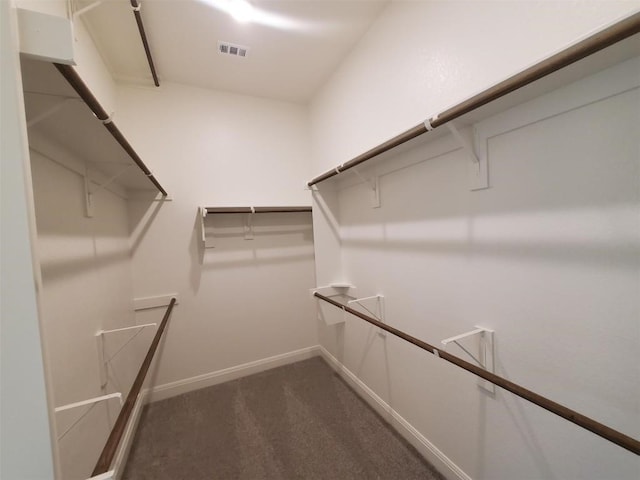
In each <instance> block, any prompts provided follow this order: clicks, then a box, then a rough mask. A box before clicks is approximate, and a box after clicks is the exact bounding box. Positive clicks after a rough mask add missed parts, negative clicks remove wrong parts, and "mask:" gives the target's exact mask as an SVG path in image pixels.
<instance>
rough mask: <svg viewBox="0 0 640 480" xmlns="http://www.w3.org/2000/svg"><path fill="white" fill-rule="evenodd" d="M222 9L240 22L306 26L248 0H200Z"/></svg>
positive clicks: (287, 28)
mask: <svg viewBox="0 0 640 480" xmlns="http://www.w3.org/2000/svg"><path fill="white" fill-rule="evenodd" d="M200 1H201V2H202V3H206V4H207V5H210V6H212V7H213V8H215V9H217V10H221V11H223V12H225V13H226V14H228V15H230V16H231V17H233V18H234V19H235V20H236V21H237V22H240V23H249V22H251V23H257V24H260V25H264V26H267V27H273V28H278V29H282V30H300V29H303V28H304V26H303V25H301V24H300V22H297V21H295V20H293V19H290V18H287V17H284V16H281V15H277V14H274V13H270V12H267V11H265V10H261V9H259V8H256V7H254V6H253V5H252V4H251V3H249V2H248V1H247V0H200Z"/></svg>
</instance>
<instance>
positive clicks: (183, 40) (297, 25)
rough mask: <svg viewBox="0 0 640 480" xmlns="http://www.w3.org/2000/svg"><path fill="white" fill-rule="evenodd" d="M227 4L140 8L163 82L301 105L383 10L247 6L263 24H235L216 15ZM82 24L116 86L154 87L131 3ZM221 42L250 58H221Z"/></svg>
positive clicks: (310, 3)
mask: <svg viewBox="0 0 640 480" xmlns="http://www.w3.org/2000/svg"><path fill="white" fill-rule="evenodd" d="M229 1H231V0H144V1H143V2H141V5H142V7H141V15H142V18H143V20H144V26H145V30H146V34H147V37H148V39H149V43H150V46H151V53H152V55H153V60H154V62H155V66H156V69H157V71H158V75H159V77H160V82H161V83H162V81H169V82H176V83H182V84H187V85H193V86H197V87H204V88H211V89H215V90H223V91H229V92H234V93H239V94H245V95H253V96H259V97H267V98H272V99H278V100H286V101H294V102H303V103H304V102H307V101H308V100H309V99H310V98H311V97H312V96H313V94H314V93H315V92H316V91H317V90H318V89H319V88H320V87H321V86H322V85H323V84H324V83H325V82H326V80H327V79H328V78H329V77H330V75H331V74H332V72H333V71H335V69H336V68H337V66H338V65H339V64H340V62H341V61H342V60H343V59H344V58H345V57H346V56H347V55H348V53H349V52H350V51H351V49H352V48H353V47H354V45H355V44H356V43H357V41H358V40H359V39H360V38H361V37H362V36H363V35H364V33H365V32H366V31H367V29H368V28H369V27H370V26H371V25H372V24H373V22H375V20H376V18H377V17H378V15H379V14H380V13H381V11H382V10H383V9H384V7H385V6H386V5H387V4H388V3H389V0H250V1H249V4H250V5H251V8H253V9H254V10H255V12H257V13H258V14H260V15H263V17H259V16H258V15H252V16H255V17H258V18H255V20H256V21H244V22H241V21H238V20H236V19H235V18H234V17H233V16H232V15H230V14H229V13H228V12H225V11H224V10H223V9H222V8H220V4H222V3H225V2H227V3H228V2H229ZM88 3H91V2H87V4H88ZM84 4H85V3H83V2H82V3H81V2H78V5H79V6H80V7H81V6H82V5H84ZM255 12H254V13H255ZM82 18H83V20H84V21H85V23H86V25H87V28H88V29H89V31H90V33H91V35H92V37H93V39H94V42H95V43H96V45H97V46H98V49H99V50H100V53H101V55H102V56H103V58H104V60H105V62H106V64H107V67H108V68H109V69H110V71H111V73H112V75H113V76H114V78H115V79H116V81H119V82H127V83H142V84H145V85H150V86H151V85H153V83H152V80H151V74H150V72H149V67H148V64H147V60H146V58H145V54H144V50H143V48H142V44H141V41H140V35H139V33H138V29H137V27H136V23H135V19H134V16H133V14H132V12H131V4H130V2H129V0H113V1H106V2H104V3H103V4H101V5H99V6H98V7H96V8H94V9H92V10H90V11H88V12H87V13H85V14H83V16H82ZM219 42H224V43H231V44H237V45H242V46H246V47H248V48H249V49H250V51H251V55H249V56H247V57H246V58H239V57H238V56H233V55H220V54H218V44H219Z"/></svg>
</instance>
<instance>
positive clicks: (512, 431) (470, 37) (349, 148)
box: [311, 2, 640, 479]
mask: <svg viewBox="0 0 640 480" xmlns="http://www.w3.org/2000/svg"><path fill="white" fill-rule="evenodd" d="M635 5H637V3H634V4H631V3H627V4H620V3H618V4H616V3H610V2H607V3H606V4H605V3H586V2H578V3H576V2H573V3H568V2H548V3H547V2H541V3H535V4H534V3H526V4H525V3H520V2H518V3H504V2H500V3H499V4H498V3H488V2H476V3H458V2H434V3H429V4H425V3H398V4H396V3H394V4H392V5H391V6H390V7H389V8H388V9H387V11H386V12H385V13H384V14H383V15H382V16H381V18H380V19H379V21H378V23H377V25H375V26H374V27H373V28H372V29H371V30H370V31H369V34H368V35H367V37H365V39H364V40H363V41H362V42H361V43H360V44H359V45H358V47H356V49H355V50H354V52H353V54H352V55H351V57H350V58H348V59H347V61H346V62H344V63H343V65H342V66H341V68H340V69H339V70H338V71H337V72H336V74H335V75H334V77H333V78H332V80H331V81H330V82H329V84H328V85H327V86H325V88H324V89H323V91H322V92H321V93H320V94H319V95H318V96H317V97H316V99H315V100H314V102H313V105H312V110H311V118H312V138H313V143H312V145H313V153H314V166H313V169H314V173H320V172H322V171H324V170H327V169H329V168H331V167H333V166H335V165H337V164H339V163H341V162H344V161H345V160H348V159H349V158H351V157H353V156H355V155H357V154H358V153H361V152H362V151H364V150H366V149H368V148H370V147H372V146H374V145H375V144H377V143H379V142H380V141H382V140H384V139H386V138H388V137H391V136H393V135H395V134H396V133H398V132H399V131H401V130H404V129H406V128H408V127H410V126H412V125H414V124H417V123H419V122H421V121H422V120H424V119H425V118H427V117H428V116H429V115H430V114H434V113H437V112H438V111H440V110H442V109H444V108H445V107H446V106H447V105H450V104H453V103H456V102H457V101H459V100H462V99H464V98H466V97H468V96H469V95H470V94H472V93H473V92H475V91H479V90H482V89H483V88H484V87H486V86H488V85H489V84H490V83H493V82H495V81H498V80H501V79H502V78H504V77H506V76H507V75H509V74H511V73H515V72H516V71H517V70H519V69H520V68H521V67H524V66H526V65H528V64H531V63H532V62H533V60H535V59H536V58H538V57H540V56H542V55H544V54H546V53H550V52H552V51H555V50H557V49H558V48H559V47H560V46H562V44H565V43H568V42H570V41H572V40H574V39H575V38H576V37H578V36H580V35H581V34H583V33H585V32H586V31H588V30H590V29H591V28H593V27H595V26H597V25H599V24H600V23H603V22H607V21H609V20H611V19H613V18H615V17H616V16H618V15H619V14H621V13H624V12H625V11H629V10H630V9H631V8H633V7H634V6H635ZM514 18H520V19H522V20H521V21H514ZM525 18H526V21H524V19H525ZM454 19H455V20H456V24H459V22H460V21H462V22H463V24H464V25H465V26H466V29H462V30H461V31H459V30H456V31H453V30H452V29H451V25H452V22H453V20H454ZM478 19H484V21H481V20H478ZM507 19H508V20H509V21H507ZM569 19H571V21H569ZM556 22H557V23H556ZM550 25H551V27H550ZM553 25H562V26H563V29H560V28H555V27H553ZM511 29H515V30H517V32H518V34H517V35H515V34H514V32H513V31H510V30H511ZM540 31H544V32H545V33H547V35H546V36H541V35H540V34H539V32H540ZM434 32H435V33H434ZM505 39H509V46H508V48H504V47H502V48H499V49H498V48H497V47H499V46H501V45H502V46H503V45H504V43H505ZM407 45H408V46H409V47H408V48H407ZM412 46H416V47H415V49H412ZM496 51H498V52H499V53H500V58H499V59H498V58H493V55H494V54H495V52H496ZM383 52H395V53H394V54H393V56H391V55H390V56H389V63H388V66H386V65H387V64H385V62H384V61H381V60H380V59H381V57H384V55H383ZM434 67H435V73H432V72H434ZM463 67H464V69H462V68H463ZM638 68H639V67H638V63H637V62H636V63H635V64H634V65H632V66H629V65H627V66H622V67H619V69H618V70H615V71H611V72H609V73H607V74H606V76H604V77H596V78H595V79H592V80H591V81H587V82H586V83H583V84H581V86H579V87H576V88H575V89H573V90H569V91H563V92H560V93H556V94H554V95H552V96H550V97H549V98H547V99H544V100H540V101H538V102H541V103H536V104H532V105H528V106H523V107H519V108H517V109H515V110H514V111H513V112H511V113H510V114H509V115H505V116H497V117H495V118H493V119H489V120H486V121H484V122H483V123H481V124H479V125H477V126H476V127H477V128H478V130H479V132H480V136H481V139H482V140H481V141H480V142H479V143H478V145H486V148H487V152H488V153H487V155H488V157H489V171H490V188H489V189H488V190H481V191H475V192H474V191H470V189H469V184H468V180H467V168H468V163H469V159H468V157H467V156H466V155H464V153H463V152H462V151H461V150H460V149H459V147H458V145H456V144H455V142H453V141H452V139H451V138H450V137H447V136H444V137H440V138H437V139H435V140H433V141H432V142H429V143H428V144H425V145H421V146H418V147H415V148H414V149H412V150H410V151H408V152H405V153H401V154H395V155H389V156H388V158H389V160H388V161H385V162H383V163H379V164H376V163H375V162H374V164H372V165H371V166H370V167H368V168H369V169H366V168H365V169H362V173H363V175H365V176H366V175H368V174H370V173H372V172H377V173H378V174H379V175H381V178H380V182H381V199H382V207H381V208H379V209H372V208H371V206H370V201H369V192H368V191H367V190H366V189H365V188H363V186H362V185H354V182H355V181H356V180H355V176H353V175H349V174H345V175H343V176H342V177H343V178H346V180H343V181H341V182H339V183H338V184H335V183H334V184H332V182H328V183H327V184H326V185H323V186H322V187H321V189H322V191H321V193H318V194H315V195H314V197H315V198H316V200H317V201H316V205H317V206H319V205H320V204H321V203H322V204H326V205H327V207H325V211H326V212H327V215H314V229H315V235H316V259H317V262H318V268H317V272H318V275H317V282H318V284H319V285H324V284H327V283H328V282H331V281H334V280H337V279H341V280H346V281H350V282H351V283H353V284H355V285H356V286H357V287H358V291H357V294H358V296H368V295H374V294H378V293H379V294H384V295H385V306H386V311H385V314H386V318H387V321H388V322H389V323H391V324H392V325H393V326H396V327H398V328H400V329H403V330H405V331H407V332H409V333H410V334H412V335H415V336H417V337H418V338H423V339H424V340H425V341H427V342H429V343H431V344H434V345H436V346H439V341H440V340H441V339H443V338H446V337H449V336H452V335H455V334H458V333H462V332H464V331H468V330H471V329H473V328H474V325H483V326H486V327H489V328H494V329H495V330H496V338H497V373H498V374H500V375H502V376H505V377H507V378H509V379H511V380H513V381H515V382H517V383H521V384H523V385H525V386H527V387H529V388H532V389H533V390H536V391H539V392H540V393H541V394H543V395H546V396H548V397H550V398H552V399H554V400H556V401H559V402H560V403H563V404H565V405H567V406H569V407H571V408H574V409H576V410H578V411H580V412H582V413H584V414H586V415H590V416H593V417H594V418H595V419H597V420H599V421H601V422H603V423H605V424H608V425H610V426H611V427H613V428H616V429H618V430H620V431H623V432H625V433H626V434H628V435H630V436H632V437H635V438H638V436H639V435H640V424H639V423H638V418H640V417H639V413H640V405H639V404H638V401H637V399H638V398H640V391H638V383H637V382H636V381H633V380H632V379H637V378H639V375H640V371H639V369H638V365H639V364H640V362H639V358H638V351H639V350H638V346H639V345H640V334H639V328H638V319H639V318H640V302H639V301H638V295H637V292H638V289H639V287H640V284H639V281H638V279H639V278H640V275H639V271H640V266H639V265H638V258H639V257H638V250H637V245H638V243H639V242H640V237H639V235H638V224H637V214H638V210H639V208H640V198H639V196H638V192H639V191H640V188H639V185H638V178H639V177H638V173H639V171H640V152H639V151H638V144H637V140H636V130H637V128H636V126H637V124H638V112H639V111H640V109H638V108H637V107H638V104H639V102H640V99H639V98H638V93H637V92H638V89H637V78H639V76H638ZM634 81H635V82H636V84H635V85H636V87H635V90H632V91H629V92H627V93H621V92H623V91H625V90H626V89H628V88H630V86H629V85H628V83H629V82H634ZM625 82H626V84H625ZM625 85H626V86H625ZM604 87H606V88H611V89H613V90H612V91H611V92H605V91H603V88H604ZM614 91H615V94H614V93H613V92H614ZM578 93H579V94H580V95H583V97H580V98H579V100H578V99H577V97H579V96H580V95H578ZM610 95H613V96H610ZM396 101H397V102H398V103H397V104H393V102H396ZM571 101H575V103H574V104H571V103H570V102H571ZM592 101H595V103H594V104H593V105H589V104H590V102H592ZM542 107H543V110H546V111H547V112H549V111H554V113H553V115H556V114H557V117H556V116H553V115H550V116H549V118H546V119H544V118H545V117H542V118H535V114H534V113H533V112H536V111H540V110H539V109H540V108H542ZM604 118H606V119H607V121H606V122H602V121H601V119H604ZM512 129H513V130H512ZM595 131H597V135H594V134H593V132H595ZM318 211H319V210H318ZM327 218H330V219H332V221H331V222H330V221H328V220H327ZM336 258H338V259H339V263H338V262H336ZM329 263H331V264H332V265H333V266H332V268H324V267H323V266H326V265H327V264H329ZM331 308H332V307H323V308H322V311H323V312H324V313H325V314H326V313H327V312H331V310H330V309H331ZM334 310H335V309H334ZM329 315H333V314H331V313H330V314H329ZM320 338H321V344H322V345H323V346H324V347H325V348H327V349H328V351H329V352H330V353H331V354H332V355H333V356H335V357H336V358H338V359H339V360H340V361H341V362H342V363H343V364H344V365H345V366H346V367H347V368H348V369H349V370H350V371H352V372H353V373H354V374H355V375H356V376H357V377H358V378H359V379H360V380H361V381H362V382H364V383H365V384H366V385H367V386H368V387H370V388H371V389H372V390H373V391H374V392H375V393H376V394H377V395H379V396H380V397H381V398H382V399H383V400H384V401H386V402H387V403H388V404H389V405H390V406H391V408H393V409H394V410H395V411H396V412H397V413H398V414H399V415H400V416H402V417H403V418H404V419H406V420H407V421H408V422H409V423H410V424H411V425H412V426H413V427H415V428H416V429H417V430H418V432H420V433H421V434H422V435H424V436H425V437H426V438H427V439H428V440H429V441H431V442H432V444H433V445H435V447H436V448H437V449H439V450H440V452H441V453H443V454H444V455H445V456H446V457H447V458H448V460H449V461H451V462H452V463H453V464H454V465H455V466H457V467H458V468H459V469H461V470H462V472H464V473H460V472H459V473H460V475H459V476H456V475H455V474H454V473H453V470H448V471H445V470H443V473H446V474H447V475H448V476H449V477H450V478H468V477H471V478H475V479H482V478H486V479H489V478H490V479H512V478H549V479H553V478H558V479H559V478H593V479H600V478H636V477H637V474H638V472H639V471H640V463H639V461H638V459H637V456H635V455H633V454H631V453H629V452H627V451H625V450H623V449H622V448H620V447H617V446H615V445H612V444H610V443H608V442H606V441H604V440H601V439H600V438H599V437H597V436H595V435H593V434H591V433H589V432H586V431H584V430H582V429H579V428H578V427H574V426H572V425H571V424H569V423H568V422H565V421H563V420H562V419H559V418H557V417H555V416H554V415H552V414H550V413H548V412H545V411H543V410H541V409H539V408H538V407H535V406H533V405H531V404H529V403H527V402H525V401H523V400H519V399H517V398H516V397H514V396H512V395H510V394H507V393H505V392H503V391H501V390H499V389H498V392H497V393H496V395H495V397H492V396H491V395H487V394H484V393H483V392H482V391H481V390H479V389H478V387H477V386H476V380H475V378H474V377H473V376H471V375H469V374H466V373H465V372H463V371H461V370H459V369H457V368H455V367H453V366H449V365H448V364H446V363H444V362H441V361H438V360H437V359H436V358H434V357H433V356H431V355H428V354H426V353H424V352H421V351H419V350H418V349H416V348H413V347H411V346H408V345H406V344H404V343H403V342H401V341H400V340H397V339H394V338H393V337H390V336H388V337H387V338H386V339H382V338H380V337H378V336H376V335H375V332H374V331H373V329H371V328H369V327H367V326H366V324H364V323H363V322H361V321H360V320H358V319H356V318H348V319H347V322H346V324H345V325H344V326H329V327H325V328H323V329H322V331H321V333H320ZM450 348H451V351H452V353H456V354H460V355H461V356H462V355H464V353H463V352H462V351H460V350H455V347H450ZM432 456H433V454H432ZM439 466H440V467H441V468H443V469H444V468H445V467H444V464H443V463H440V464H439ZM465 474H466V475H467V476H468V477H465Z"/></svg>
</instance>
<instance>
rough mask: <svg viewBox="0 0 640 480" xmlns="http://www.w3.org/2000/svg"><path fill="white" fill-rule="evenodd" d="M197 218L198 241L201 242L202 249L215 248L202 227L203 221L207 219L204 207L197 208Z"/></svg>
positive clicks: (203, 226)
mask: <svg viewBox="0 0 640 480" xmlns="http://www.w3.org/2000/svg"><path fill="white" fill-rule="evenodd" d="M198 217H199V218H200V240H201V241H202V245H203V246H204V248H215V246H216V245H215V243H214V241H213V238H211V239H208V238H207V231H206V228H205V225H204V219H205V218H207V209H206V207H198Z"/></svg>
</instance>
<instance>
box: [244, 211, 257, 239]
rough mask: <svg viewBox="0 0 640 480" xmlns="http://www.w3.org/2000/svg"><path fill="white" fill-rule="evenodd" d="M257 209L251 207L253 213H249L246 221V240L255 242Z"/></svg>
mask: <svg viewBox="0 0 640 480" xmlns="http://www.w3.org/2000/svg"><path fill="white" fill-rule="evenodd" d="M254 213H256V209H255V208H254V207H251V213H247V215H246V216H245V219H244V239H245V240H253V214H254Z"/></svg>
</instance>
